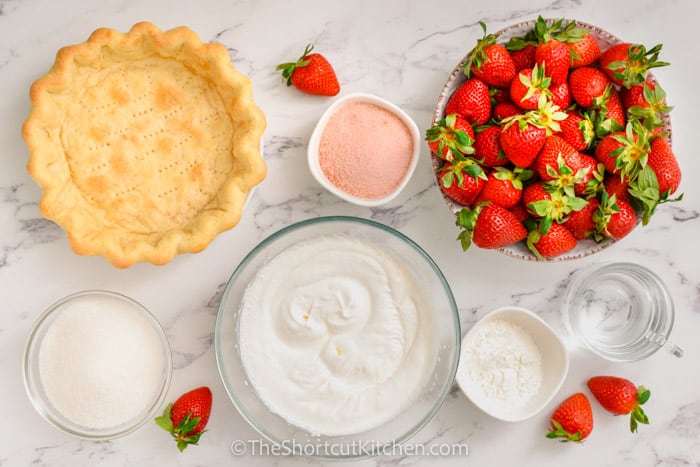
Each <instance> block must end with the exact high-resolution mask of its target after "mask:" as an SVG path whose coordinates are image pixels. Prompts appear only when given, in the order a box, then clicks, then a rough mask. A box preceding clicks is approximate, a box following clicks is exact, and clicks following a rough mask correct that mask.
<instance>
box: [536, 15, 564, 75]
mask: <svg viewBox="0 0 700 467" xmlns="http://www.w3.org/2000/svg"><path fill="white" fill-rule="evenodd" d="M561 22H562V21H561V20H559V21H556V22H555V23H554V24H553V25H552V26H551V27H550V26H547V23H546V22H545V20H544V19H543V18H542V17H541V16H540V17H538V18H537V21H536V22H535V28H534V31H535V36H536V37H537V40H538V44H537V47H536V49H535V63H537V64H538V65H539V66H543V65H544V69H545V73H546V75H547V76H549V77H550V78H552V84H561V83H564V82H566V79H567V77H568V75H569V67H570V65H571V51H570V50H569V47H568V46H567V45H566V44H565V43H564V42H561V41H559V40H557V39H555V38H554V34H555V32H556V30H557V29H558V28H559V27H560V26H561Z"/></svg>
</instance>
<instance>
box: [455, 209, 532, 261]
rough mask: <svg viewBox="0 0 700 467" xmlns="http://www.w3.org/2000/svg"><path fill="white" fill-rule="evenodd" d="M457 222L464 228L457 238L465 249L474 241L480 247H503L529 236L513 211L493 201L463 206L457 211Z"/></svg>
mask: <svg viewBox="0 0 700 467" xmlns="http://www.w3.org/2000/svg"><path fill="white" fill-rule="evenodd" d="M456 223H457V226H459V227H461V228H462V232H461V233H460V234H459V236H458V237H457V238H458V240H459V241H460V242H461V243H462V249H464V250H467V249H468V248H469V246H470V245H471V244H472V243H474V244H475V245H476V246H478V247H480V248H488V249H494V248H503V247H504V246H508V245H511V244H513V243H516V242H519V241H520V240H523V239H524V238H525V237H526V236H527V230H525V227H523V225H522V224H521V223H520V221H519V220H518V219H517V218H516V217H515V215H514V214H513V213H512V212H510V211H508V210H507V209H505V208H502V207H500V206H497V205H495V204H491V203H480V204H477V205H476V206H475V207H474V208H473V209H470V208H463V209H462V210H461V211H459V212H457V221H456Z"/></svg>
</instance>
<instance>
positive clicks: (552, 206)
mask: <svg viewBox="0 0 700 467" xmlns="http://www.w3.org/2000/svg"><path fill="white" fill-rule="evenodd" d="M585 204H586V200H584V199H583V198H579V197H578V196H570V195H568V194H566V193H564V191H562V190H559V189H556V188H552V187H549V186H547V185H545V182H542V181H538V182H535V183H532V184H530V185H528V186H527V187H525V189H524V190H523V205H524V206H525V208H526V209H527V212H528V213H529V214H530V215H531V216H533V217H535V218H538V219H543V220H544V221H545V226H544V227H545V230H546V226H547V223H552V222H564V221H566V219H568V217H569V214H570V213H571V212H572V211H576V210H579V209H582V208H583V207H584V206H585Z"/></svg>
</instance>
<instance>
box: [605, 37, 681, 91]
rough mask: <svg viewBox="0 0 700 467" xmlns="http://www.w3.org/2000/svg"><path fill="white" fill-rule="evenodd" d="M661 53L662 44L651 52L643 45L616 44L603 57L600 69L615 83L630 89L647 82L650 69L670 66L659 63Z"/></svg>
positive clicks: (665, 63)
mask: <svg viewBox="0 0 700 467" xmlns="http://www.w3.org/2000/svg"><path fill="white" fill-rule="evenodd" d="M659 52H661V44H657V45H655V46H654V47H652V48H651V49H649V50H647V49H646V48H645V47H644V46H643V45H641V44H630V43H627V42H626V43H622V44H616V45H613V46H612V47H610V48H609V49H607V50H606V51H605V52H603V54H602V55H601V57H600V64H599V65H600V69H601V70H602V71H603V72H604V73H605V74H606V75H608V78H610V81H612V82H613V83H615V84H617V85H618V86H623V87H626V88H629V87H630V86H633V85H635V84H641V83H643V82H644V81H646V77H647V71H648V70H649V69H650V68H655V67H660V66H666V65H668V63H667V62H660V61H658V58H659Z"/></svg>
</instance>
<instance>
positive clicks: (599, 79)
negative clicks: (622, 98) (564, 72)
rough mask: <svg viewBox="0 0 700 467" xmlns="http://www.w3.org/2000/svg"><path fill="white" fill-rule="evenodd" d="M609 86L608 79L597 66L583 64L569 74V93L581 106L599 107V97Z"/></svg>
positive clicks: (603, 94)
mask: <svg viewBox="0 0 700 467" xmlns="http://www.w3.org/2000/svg"><path fill="white" fill-rule="evenodd" d="M610 87H611V84H610V80H609V79H608V78H607V76H605V74H604V73H603V72H601V71H600V70H599V69H597V68H593V67H589V66H584V67H581V68H576V69H575V70H573V71H572V72H571V74H570V75H569V88H570V89H571V95H572V96H573V98H574V100H575V101H576V103H577V104H578V105H580V106H581V107H585V108H589V107H593V106H596V107H599V106H600V105H601V99H602V98H603V97H604V96H605V95H606V91H607V94H608V95H609V93H610V91H609V88H610Z"/></svg>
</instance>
